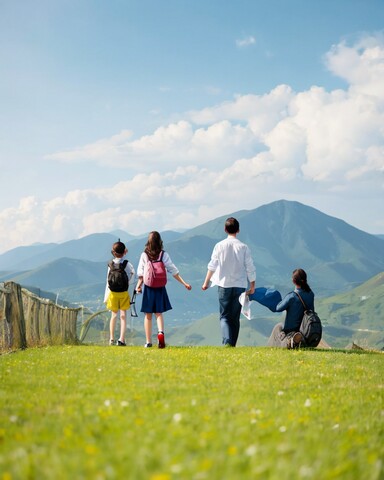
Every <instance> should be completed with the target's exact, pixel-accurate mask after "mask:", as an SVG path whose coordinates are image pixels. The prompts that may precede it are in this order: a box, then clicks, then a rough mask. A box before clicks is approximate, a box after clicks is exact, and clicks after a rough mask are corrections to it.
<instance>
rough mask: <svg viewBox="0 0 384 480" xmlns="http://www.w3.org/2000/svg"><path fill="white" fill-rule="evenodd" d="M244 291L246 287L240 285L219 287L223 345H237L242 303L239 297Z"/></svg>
mask: <svg viewBox="0 0 384 480" xmlns="http://www.w3.org/2000/svg"><path fill="white" fill-rule="evenodd" d="M244 291H245V288H240V287H231V288H224V287H218V293H219V305H220V327H221V335H222V337H223V345H231V346H232V347H235V346H236V342H237V338H238V336H239V331H240V313H241V304H240V302H239V297H240V295H241V294H242V293H243V292H244Z"/></svg>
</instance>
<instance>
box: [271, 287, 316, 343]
mask: <svg viewBox="0 0 384 480" xmlns="http://www.w3.org/2000/svg"><path fill="white" fill-rule="evenodd" d="M295 291H296V292H298V293H299V294H300V296H301V298H302V299H303V301H304V303H305V305H306V307H307V309H309V310H314V309H315V295H314V293H313V292H312V290H311V291H309V292H305V291H304V290H302V289H301V288H295ZM284 310H286V311H287V314H286V316H285V321H284V325H283V331H284V332H285V333H289V332H294V331H296V332H297V331H298V330H299V328H300V324H301V320H302V318H303V315H304V307H303V304H302V303H301V301H300V298H299V297H298V296H297V295H296V293H294V292H290V293H288V294H287V295H286V296H285V297H284V298H283V300H282V301H281V302H280V303H278V305H277V306H276V312H283V311H284Z"/></svg>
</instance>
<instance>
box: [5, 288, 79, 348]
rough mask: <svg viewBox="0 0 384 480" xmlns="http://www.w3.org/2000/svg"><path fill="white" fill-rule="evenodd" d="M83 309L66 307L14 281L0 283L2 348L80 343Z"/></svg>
mask: <svg viewBox="0 0 384 480" xmlns="http://www.w3.org/2000/svg"><path fill="white" fill-rule="evenodd" d="M79 310H81V309H80V308H66V307H62V306H60V305H56V304H55V303H53V302H52V301H50V300H47V299H44V298H40V297H38V296H37V295H35V294H33V293H31V292H29V291H28V290H26V289H24V288H22V287H21V286H20V285H18V284H17V283H14V282H6V283H4V284H3V285H1V286H0V351H4V350H16V349H23V348H27V347H31V346H34V347H35V346H42V345H59V344H75V343H78V338H77V334H76V324H77V315H78V312H79Z"/></svg>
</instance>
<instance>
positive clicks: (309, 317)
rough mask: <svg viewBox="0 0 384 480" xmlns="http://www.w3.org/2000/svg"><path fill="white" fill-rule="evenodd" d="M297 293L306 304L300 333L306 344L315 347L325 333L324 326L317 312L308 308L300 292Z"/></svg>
mask: <svg viewBox="0 0 384 480" xmlns="http://www.w3.org/2000/svg"><path fill="white" fill-rule="evenodd" d="M295 293H296V295H297V296H298V297H299V298H300V300H301V303H302V304H303V306H304V315H303V319H302V320H301V324H300V333H301V334H302V335H303V337H304V341H305V346H306V347H313V348H314V347H317V345H318V344H319V343H320V340H321V336H322V334H323V327H322V325H321V320H320V317H319V316H318V315H317V313H316V312H314V311H312V310H309V309H308V308H307V306H306V305H305V303H304V301H303V299H302V298H301V296H300V294H299V293H297V292H295Z"/></svg>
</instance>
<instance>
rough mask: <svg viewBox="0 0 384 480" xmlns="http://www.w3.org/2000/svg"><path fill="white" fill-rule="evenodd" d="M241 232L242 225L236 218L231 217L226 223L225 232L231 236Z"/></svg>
mask: <svg viewBox="0 0 384 480" xmlns="http://www.w3.org/2000/svg"><path fill="white" fill-rule="evenodd" d="M239 230H240V224H239V222H238V221H237V220H236V218H233V217H229V218H227V220H226V221H225V231H226V232H227V233H229V234H230V235H233V234H235V233H237V232H238V231H239Z"/></svg>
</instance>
